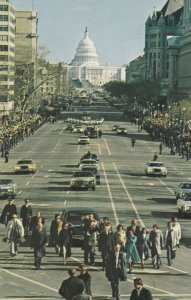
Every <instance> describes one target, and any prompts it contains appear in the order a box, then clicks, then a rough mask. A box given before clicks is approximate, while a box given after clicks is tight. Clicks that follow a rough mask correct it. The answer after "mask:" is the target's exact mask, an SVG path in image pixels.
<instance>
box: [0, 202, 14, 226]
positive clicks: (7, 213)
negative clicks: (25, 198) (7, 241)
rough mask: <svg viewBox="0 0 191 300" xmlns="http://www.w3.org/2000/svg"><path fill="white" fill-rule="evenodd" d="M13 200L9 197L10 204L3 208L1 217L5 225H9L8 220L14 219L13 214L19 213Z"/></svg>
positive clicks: (1, 221) (0, 220) (0, 221)
mask: <svg viewBox="0 0 191 300" xmlns="http://www.w3.org/2000/svg"><path fill="white" fill-rule="evenodd" d="M13 202H14V200H13V199H8V204H6V205H5V207H4V208H3V211H2V214H1V217H0V223H1V224H5V226H7V224H8V222H9V221H10V220H11V219H12V216H13V215H17V208H16V205H15V204H14V203H13Z"/></svg>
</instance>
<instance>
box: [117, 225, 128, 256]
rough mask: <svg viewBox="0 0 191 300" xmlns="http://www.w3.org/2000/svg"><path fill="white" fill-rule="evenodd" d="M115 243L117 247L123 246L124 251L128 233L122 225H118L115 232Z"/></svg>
mask: <svg viewBox="0 0 191 300" xmlns="http://www.w3.org/2000/svg"><path fill="white" fill-rule="evenodd" d="M114 241H115V244H116V245H117V244H119V245H121V250H122V249H124V247H125V243H126V232H125V230H124V227H123V225H121V224H118V225H117V227H116V231H115V232H114Z"/></svg>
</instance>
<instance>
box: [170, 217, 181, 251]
mask: <svg viewBox="0 0 191 300" xmlns="http://www.w3.org/2000/svg"><path fill="white" fill-rule="evenodd" d="M171 222H172V226H173V229H175V230H176V231H177V234H178V244H177V247H178V248H179V246H180V240H181V236H182V233H181V226H180V223H179V222H178V219H177V218H176V217H172V218H171Z"/></svg>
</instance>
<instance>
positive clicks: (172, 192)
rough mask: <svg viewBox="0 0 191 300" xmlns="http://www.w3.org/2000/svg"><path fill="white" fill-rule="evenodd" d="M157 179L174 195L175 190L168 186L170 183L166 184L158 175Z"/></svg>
mask: <svg viewBox="0 0 191 300" xmlns="http://www.w3.org/2000/svg"><path fill="white" fill-rule="evenodd" d="M157 179H158V180H159V181H160V182H161V183H162V184H163V185H164V186H165V187H166V188H167V190H168V191H169V192H170V193H171V194H173V195H174V191H173V190H172V189H171V188H169V187H168V185H166V183H165V182H164V181H162V180H161V179H160V178H159V177H157Z"/></svg>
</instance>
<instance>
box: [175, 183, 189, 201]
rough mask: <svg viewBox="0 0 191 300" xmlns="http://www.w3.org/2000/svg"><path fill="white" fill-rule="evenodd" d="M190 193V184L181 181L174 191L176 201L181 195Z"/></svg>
mask: <svg viewBox="0 0 191 300" xmlns="http://www.w3.org/2000/svg"><path fill="white" fill-rule="evenodd" d="M185 193H191V182H186V181H182V182H181V183H180V184H179V186H178V187H177V188H176V190H175V195H176V199H178V198H180V197H181V196H182V194H185Z"/></svg>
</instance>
